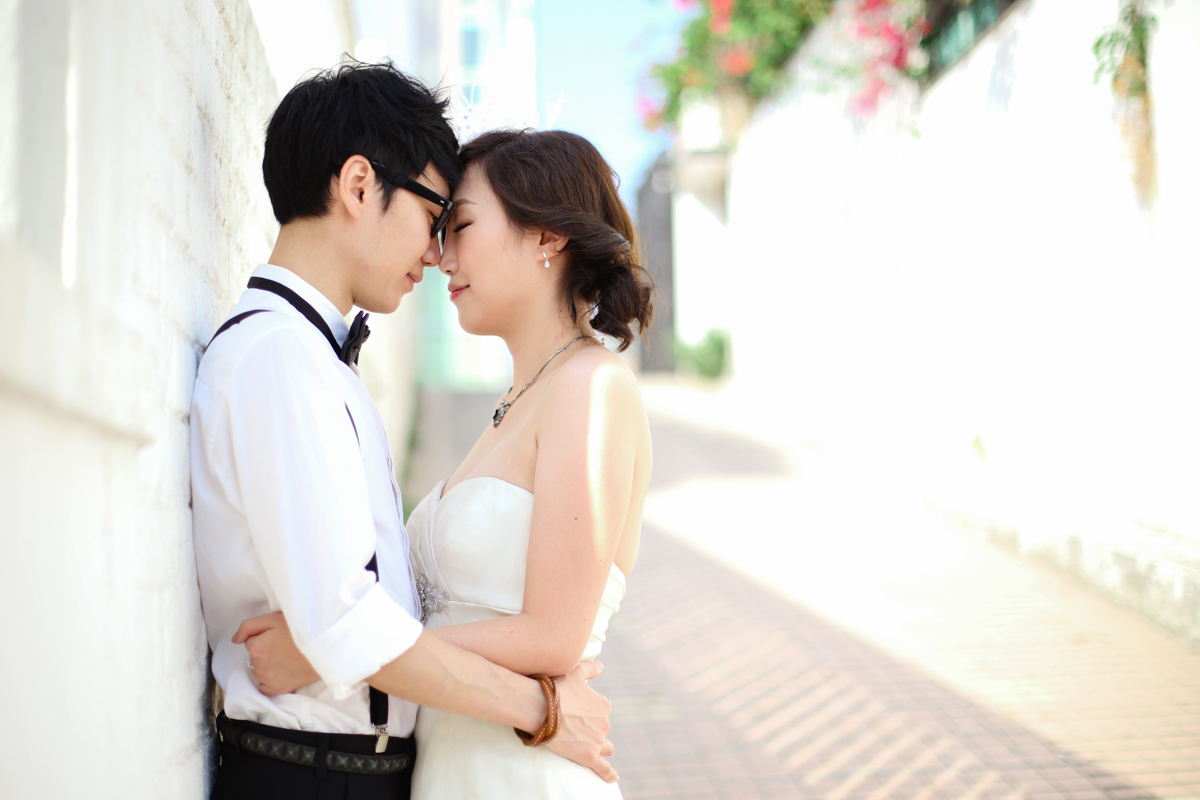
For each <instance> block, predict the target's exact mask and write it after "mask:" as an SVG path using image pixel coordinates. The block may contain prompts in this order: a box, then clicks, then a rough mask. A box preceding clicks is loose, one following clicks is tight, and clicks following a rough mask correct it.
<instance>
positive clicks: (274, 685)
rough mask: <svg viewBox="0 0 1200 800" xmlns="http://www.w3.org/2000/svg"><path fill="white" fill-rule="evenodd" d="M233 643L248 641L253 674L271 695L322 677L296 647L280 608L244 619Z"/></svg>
mask: <svg viewBox="0 0 1200 800" xmlns="http://www.w3.org/2000/svg"><path fill="white" fill-rule="evenodd" d="M233 643H234V644H244V645H246V652H247V653H249V654H250V663H251V664H252V665H253V668H252V669H251V672H250V674H251V675H253V676H254V679H255V680H256V681H258V690H259V691H260V692H262V693H263V694H265V695H267V696H268V697H270V696H274V695H278V694H290V693H292V692H294V691H296V690H297V689H299V688H301V687H302V686H308V685H309V684H310V683H315V682H317V681H319V680H320V679H321V676H320V675H318V674H317V672H316V670H314V669H313V668H312V664H310V663H308V659H307V658H305V657H304V654H303V653H301V652H300V649H299V648H297V647H296V643H295V642H294V641H293V640H292V632H291V631H290V630H288V624H287V620H285V619H284V618H283V614H281V613H279V612H278V611H276V612H275V613H274V614H264V615H263V616H261V617H251V618H250V619H248V620H245V621H243V622H242V624H241V625H240V626H238V629H237V633H235V634H234V635H233Z"/></svg>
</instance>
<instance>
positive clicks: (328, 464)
mask: <svg viewBox="0 0 1200 800" xmlns="http://www.w3.org/2000/svg"><path fill="white" fill-rule="evenodd" d="M340 368H341V367H340V365H338V364H337V363H335V362H333V360H332V359H328V358H325V359H322V358H321V357H320V356H319V355H317V354H316V353H314V352H312V350H311V348H307V347H305V346H304V343H303V342H301V341H298V340H297V337H296V333H295V331H286V330H284V331H277V332H275V333H272V334H269V335H267V336H264V337H263V338H262V339H261V340H259V341H258V342H256V343H255V344H254V346H253V347H252V349H251V350H250V352H249V353H247V356H246V358H245V360H244V361H243V362H242V364H241V365H240V368H239V370H238V375H237V379H236V380H234V381H232V382H231V384H230V387H229V391H230V392H231V393H232V394H233V395H235V396H231V397H230V398H229V401H230V406H231V407H232V408H236V409H238V413H237V414H231V415H230V433H231V436H230V440H229V446H230V447H231V449H232V456H233V458H232V462H233V465H234V470H235V473H236V474H235V476H234V481H235V483H236V488H237V492H238V495H239V499H240V504H241V506H242V511H243V513H244V514H245V516H246V520H247V523H248V525H249V528H250V532H251V538H252V540H253V544H254V548H255V550H256V555H257V556H258V558H259V559H260V561H261V563H262V566H263V571H264V573H265V575H266V577H267V581H268V582H269V583H270V586H269V587H267V588H268V589H269V593H270V594H271V596H272V597H273V598H274V599H275V600H276V602H278V604H279V610H281V611H282V612H283V614H284V617H285V618H286V619H287V621H288V625H289V627H290V628H291V632H292V637H293V638H294V639H295V641H296V645H297V646H298V647H299V648H300V651H301V652H302V653H304V655H305V656H306V657H307V658H308V660H309V661H310V662H311V663H312V665H313V668H314V669H315V670H316V671H317V674H318V675H320V676H321V679H322V680H323V681H324V682H325V683H326V685H327V686H328V687H329V688H330V689H331V690H332V691H333V693H334V696H335V697H337V698H338V699H344V698H345V697H347V696H349V695H350V694H351V693H353V692H354V691H356V690H358V689H360V688H361V685H362V682H363V681H364V680H365V679H366V678H368V677H369V676H371V675H373V674H374V673H375V672H378V671H379V669H380V668H381V667H383V666H384V665H385V664H387V663H388V662H390V661H392V660H394V659H395V658H397V657H398V656H400V655H401V654H402V653H404V651H406V650H407V649H408V648H409V647H411V646H412V645H413V644H414V643H415V642H416V640H417V638H418V637H419V636H420V635H421V631H422V626H421V623H420V622H419V621H418V620H416V619H413V617H412V616H411V615H410V614H409V613H408V612H407V611H406V610H405V609H404V607H403V606H401V605H399V604H398V603H396V602H395V601H394V600H393V599H392V597H391V596H390V595H389V594H388V593H387V591H386V590H385V589H384V587H383V586H382V585H381V584H379V583H377V582H376V579H375V575H374V574H373V573H371V572H370V571H369V570H367V569H366V564H367V562H369V561H370V559H371V556H372V553H373V552H374V546H375V544H374V543H375V527H374V520H373V518H372V513H371V506H370V500H369V497H368V493H367V481H366V476H365V474H364V471H363V462H362V458H361V455H360V453H359V449H358V447H359V445H358V437H357V431H356V430H355V427H354V423H353V421H352V417H351V412H350V410H349V408H348V407H347V406H346V404H345V401H344V400H343V399H342V398H341V396H340V395H339V393H338V392H337V390H336V382H337V380H338V376H337V374H336V372H335V370H337V369H340Z"/></svg>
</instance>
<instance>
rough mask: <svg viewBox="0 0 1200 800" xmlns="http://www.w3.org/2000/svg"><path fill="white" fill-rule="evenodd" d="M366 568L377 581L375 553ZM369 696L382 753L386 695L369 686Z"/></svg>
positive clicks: (377, 749)
mask: <svg viewBox="0 0 1200 800" xmlns="http://www.w3.org/2000/svg"><path fill="white" fill-rule="evenodd" d="M367 569H369V570H371V572H374V573H375V582H376V583H378V582H379V560H378V558H377V557H376V554H375V553H372V554H371V560H370V561H368V562H367ZM370 690H371V691H370V696H371V727H373V728H374V729H375V736H376V739H375V752H376V753H382V752H383V751H384V750H386V749H387V743H388V732H387V724H388V696H387V695H386V694H385V693H383V692H381V691H379V690H378V689H376V688H375V687H374V686H372V687H370Z"/></svg>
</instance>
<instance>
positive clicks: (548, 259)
mask: <svg viewBox="0 0 1200 800" xmlns="http://www.w3.org/2000/svg"><path fill="white" fill-rule="evenodd" d="M542 258H544V259H546V263H545V264H542V266H543V267H545V268H546V269H550V256H548V255H546V254H545V253H542Z"/></svg>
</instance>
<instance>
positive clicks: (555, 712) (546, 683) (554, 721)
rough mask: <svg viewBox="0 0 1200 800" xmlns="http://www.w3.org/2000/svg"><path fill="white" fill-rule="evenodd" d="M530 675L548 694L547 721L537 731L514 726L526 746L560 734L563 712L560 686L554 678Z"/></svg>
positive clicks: (536, 744) (543, 691)
mask: <svg viewBox="0 0 1200 800" xmlns="http://www.w3.org/2000/svg"><path fill="white" fill-rule="evenodd" d="M529 677H531V678H533V679H534V680H535V681H537V682H538V683H539V684H540V685H541V687H542V693H543V694H545V695H546V721H545V722H543V723H542V727H541V729H540V730H538V732H537V733H526V732H525V731H523V730H521V729H520V728H513V730H514V731H516V732H517V736H519V737H520V738H521V741H522V742H524V743H525V746H526V747H537V746H538V745H539V744H545V743H546V742H548V741H550V740H551V739H553V738H554V737H555V736H557V735H558V724H559V718H560V716H561V712H560V709H559V705H558V686H556V685H555V683H554V679H553V678H548V677H546V676H545V675H530V676H529Z"/></svg>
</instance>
